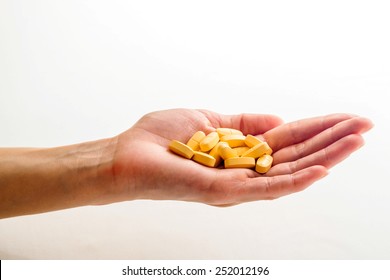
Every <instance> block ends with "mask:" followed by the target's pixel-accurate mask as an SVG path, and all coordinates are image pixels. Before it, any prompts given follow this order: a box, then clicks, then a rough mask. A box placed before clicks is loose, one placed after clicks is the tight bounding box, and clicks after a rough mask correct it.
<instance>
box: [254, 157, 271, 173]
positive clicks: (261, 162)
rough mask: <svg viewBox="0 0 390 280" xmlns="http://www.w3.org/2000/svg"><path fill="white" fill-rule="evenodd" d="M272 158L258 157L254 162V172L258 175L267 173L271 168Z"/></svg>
mask: <svg viewBox="0 0 390 280" xmlns="http://www.w3.org/2000/svg"><path fill="white" fill-rule="evenodd" d="M272 161H273V157H272V156H270V155H263V156H261V157H259V159H258V160H257V162H256V171H257V172H259V173H267V171H268V170H269V169H270V168H271V166H272Z"/></svg>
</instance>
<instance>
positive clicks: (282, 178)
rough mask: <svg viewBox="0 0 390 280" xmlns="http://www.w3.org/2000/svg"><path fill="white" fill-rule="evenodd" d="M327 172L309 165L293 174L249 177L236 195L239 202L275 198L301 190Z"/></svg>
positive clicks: (324, 169)
mask: <svg viewBox="0 0 390 280" xmlns="http://www.w3.org/2000/svg"><path fill="white" fill-rule="evenodd" d="M327 174H328V172H327V170H326V168H325V167H323V166H311V167H309V168H306V169H303V170H300V171H298V172H295V173H293V174H288V175H279V176H274V177H264V176H262V177H255V178H249V179H248V180H247V182H246V184H245V185H244V186H243V187H242V189H241V192H240V194H239V195H238V199H239V202H248V201H255V200H264V199H275V198H278V197H281V196H285V195H289V194H292V193H295V192H299V191H302V190H304V189H306V188H307V187H308V186H310V185H311V184H313V183H314V182H315V181H317V180H319V179H321V178H323V177H324V176H326V175H327Z"/></svg>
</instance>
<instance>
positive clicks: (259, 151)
mask: <svg viewBox="0 0 390 280" xmlns="http://www.w3.org/2000/svg"><path fill="white" fill-rule="evenodd" d="M268 150H269V146H268V145H267V143H265V142H262V143H260V144H257V145H256V146H254V147H252V148H250V149H249V150H248V151H246V152H245V153H243V154H242V156H243V157H253V158H258V157H261V156H262V155H264V154H266V153H267V151H268Z"/></svg>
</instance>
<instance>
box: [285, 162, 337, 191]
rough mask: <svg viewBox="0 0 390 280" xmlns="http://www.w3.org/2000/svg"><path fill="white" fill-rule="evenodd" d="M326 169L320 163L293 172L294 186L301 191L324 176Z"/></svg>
mask: <svg viewBox="0 0 390 280" xmlns="http://www.w3.org/2000/svg"><path fill="white" fill-rule="evenodd" d="M328 174H329V172H328V169H327V168H326V167H324V166H322V165H314V166H310V167H307V168H305V169H302V170H299V171H297V172H295V173H293V174H292V175H291V176H292V177H293V182H294V187H295V188H296V191H301V190H304V189H306V188H307V187H309V186H310V185H312V184H313V183H314V182H316V181H318V180H320V179H322V178H324V177H326V176H327V175H328Z"/></svg>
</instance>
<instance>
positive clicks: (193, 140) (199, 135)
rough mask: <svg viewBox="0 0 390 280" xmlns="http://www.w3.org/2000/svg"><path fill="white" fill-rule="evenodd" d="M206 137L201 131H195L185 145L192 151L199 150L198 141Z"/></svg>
mask: <svg viewBox="0 0 390 280" xmlns="http://www.w3.org/2000/svg"><path fill="white" fill-rule="evenodd" d="M205 137H206V134H205V133H204V132H203V131H197V132H195V133H194V135H192V137H191V138H190V140H188V142H187V146H189V147H190V148H191V149H193V150H194V151H199V149H200V148H199V143H200V141H202V140H203V138H205Z"/></svg>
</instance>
